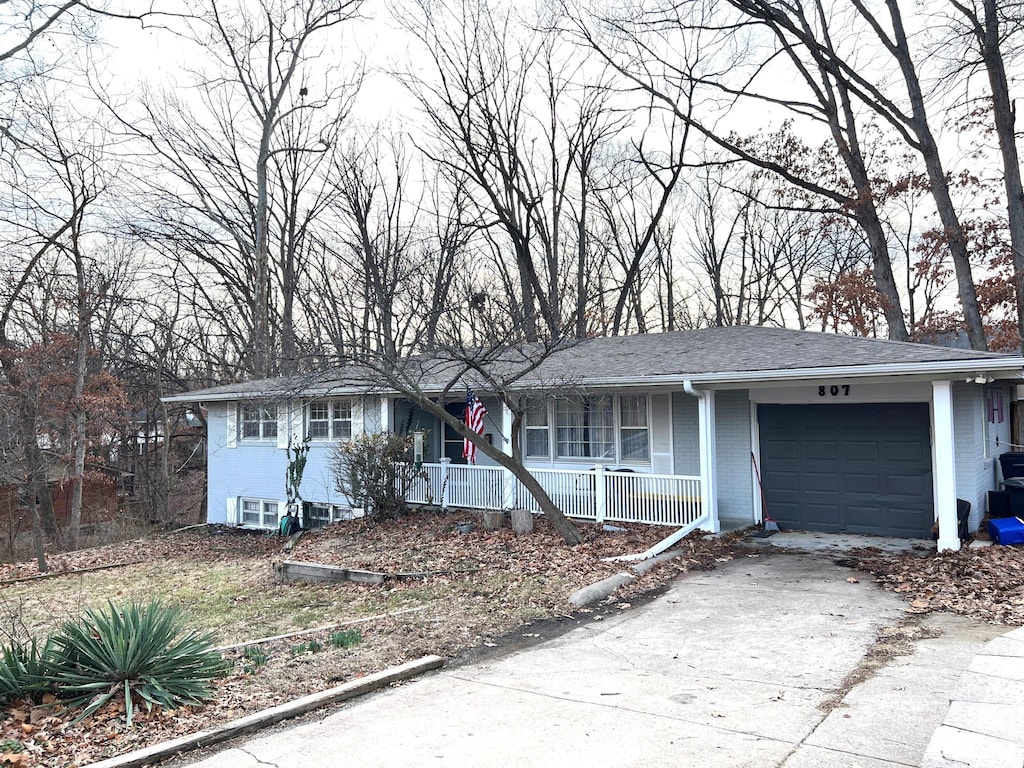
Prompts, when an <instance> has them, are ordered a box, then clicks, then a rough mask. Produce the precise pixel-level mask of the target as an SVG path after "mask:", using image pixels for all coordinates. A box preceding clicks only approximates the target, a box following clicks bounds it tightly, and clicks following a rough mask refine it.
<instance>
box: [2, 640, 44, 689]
mask: <svg viewBox="0 0 1024 768" xmlns="http://www.w3.org/2000/svg"><path fill="white" fill-rule="evenodd" d="M51 652H52V644H51V642H50V640H49V639H47V640H46V642H44V643H43V644H42V645H40V644H38V643H37V642H36V640H35V638H31V639H29V640H28V641H26V642H19V641H17V640H11V641H9V642H8V643H6V644H5V645H4V646H3V647H2V648H0V701H3V702H11V701H14V700H15V699H27V700H28V701H31V702H32V703H33V704H39V703H40V702H41V701H42V698H43V696H44V695H45V694H47V693H52V692H53V682H52V678H51V674H50V665H49V661H50V657H51Z"/></svg>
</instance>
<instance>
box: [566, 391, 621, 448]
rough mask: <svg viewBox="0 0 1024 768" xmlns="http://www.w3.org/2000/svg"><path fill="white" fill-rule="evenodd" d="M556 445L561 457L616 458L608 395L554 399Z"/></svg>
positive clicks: (612, 415) (613, 423) (610, 401)
mask: <svg viewBox="0 0 1024 768" xmlns="http://www.w3.org/2000/svg"><path fill="white" fill-rule="evenodd" d="M555 445H556V452H557V455H558V458H560V459H582V458H586V459H612V460H614V459H615V420H614V414H613V412H612V399H611V398H610V397H565V398H559V399H557V400H556V401H555Z"/></svg>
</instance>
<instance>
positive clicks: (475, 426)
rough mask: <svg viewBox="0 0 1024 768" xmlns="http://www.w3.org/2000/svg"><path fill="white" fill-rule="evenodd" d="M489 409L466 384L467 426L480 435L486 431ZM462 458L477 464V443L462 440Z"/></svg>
mask: <svg viewBox="0 0 1024 768" xmlns="http://www.w3.org/2000/svg"><path fill="white" fill-rule="evenodd" d="M486 414H487V409H486V408H484V404H483V403H481V402H480V400H479V399H478V398H477V396H476V395H474V394H473V390H472V389H470V388H469V386H468V385H467V386H466V426H467V427H469V428H470V429H471V430H473V431H474V432H476V433H477V434H478V435H482V434H483V433H484V416H485V415H486ZM462 458H464V459H466V460H467V461H468V462H469V463H470V464H476V444H475V443H474V442H473V441H472V440H463V441H462Z"/></svg>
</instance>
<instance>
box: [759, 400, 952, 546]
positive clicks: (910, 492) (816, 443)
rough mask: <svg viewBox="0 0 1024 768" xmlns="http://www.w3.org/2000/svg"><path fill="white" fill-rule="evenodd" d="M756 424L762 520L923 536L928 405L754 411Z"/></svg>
mask: <svg viewBox="0 0 1024 768" xmlns="http://www.w3.org/2000/svg"><path fill="white" fill-rule="evenodd" d="M757 418H758V426H759V431H760V439H761V478H762V483H763V486H764V495H765V500H766V502H767V508H768V514H769V515H771V516H772V517H773V518H775V519H776V520H778V521H779V524H780V525H782V526H783V527H784V528H785V527H790V528H798V529H803V530H810V531H849V532H851V533H881V534H886V535H889V536H907V537H925V536H927V535H928V533H929V531H930V530H931V527H932V522H933V520H934V516H933V513H932V474H931V446H930V442H929V415H928V404H927V403H891V404H858V405H760V406H758V408H757Z"/></svg>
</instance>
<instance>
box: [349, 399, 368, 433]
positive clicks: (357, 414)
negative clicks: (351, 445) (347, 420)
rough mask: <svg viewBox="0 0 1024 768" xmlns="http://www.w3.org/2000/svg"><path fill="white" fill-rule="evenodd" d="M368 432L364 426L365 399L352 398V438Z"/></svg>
mask: <svg viewBox="0 0 1024 768" xmlns="http://www.w3.org/2000/svg"><path fill="white" fill-rule="evenodd" d="M364 431H366V430H365V428H364V426H363V398H361V397H354V398H352V437H355V436H356V435H361V434H363V432H364Z"/></svg>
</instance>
